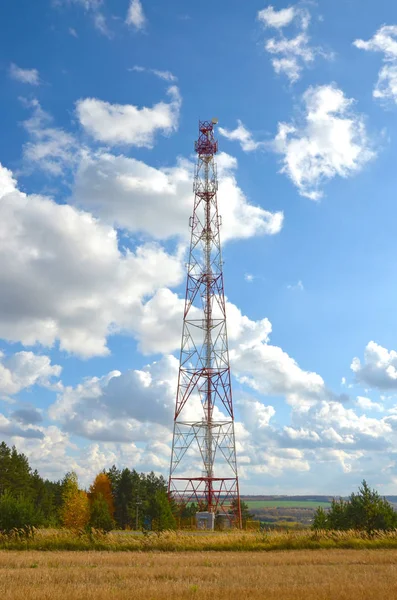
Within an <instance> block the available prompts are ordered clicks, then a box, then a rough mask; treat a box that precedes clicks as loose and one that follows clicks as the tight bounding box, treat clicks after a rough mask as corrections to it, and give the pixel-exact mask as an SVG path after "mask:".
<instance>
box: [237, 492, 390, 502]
mask: <svg viewBox="0 0 397 600" xmlns="http://www.w3.org/2000/svg"><path fill="white" fill-rule="evenodd" d="M343 497H344V498H347V496H319V495H318V494H311V495H307V496H286V495H275V496H266V495H258V496H252V495H248V496H244V495H243V496H241V499H242V500H244V502H248V501H253V502H258V501H260V500H266V501H272V502H273V501H278V500H282V501H288V502H292V501H297V502H305V501H307V502H331V501H332V500H333V498H336V499H338V498H343ZM385 498H386V500H387V501H388V502H390V503H391V504H397V496H385Z"/></svg>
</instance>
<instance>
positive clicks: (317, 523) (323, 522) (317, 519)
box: [312, 506, 328, 529]
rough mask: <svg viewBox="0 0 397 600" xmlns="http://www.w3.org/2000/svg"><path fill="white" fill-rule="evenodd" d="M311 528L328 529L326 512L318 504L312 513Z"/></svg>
mask: <svg viewBox="0 0 397 600" xmlns="http://www.w3.org/2000/svg"><path fill="white" fill-rule="evenodd" d="M312 528H313V529H328V517H327V513H326V512H325V510H324V509H323V507H322V506H319V507H318V508H317V510H316V512H315V514H314V519H313V524H312Z"/></svg>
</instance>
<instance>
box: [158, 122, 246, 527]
mask: <svg viewBox="0 0 397 600" xmlns="http://www.w3.org/2000/svg"><path fill="white" fill-rule="evenodd" d="M215 123H216V120H215V119H213V120H212V121H200V122H199V138H198V141H197V142H196V143H195V151H196V152H197V155H198V157H197V165H196V169H195V177H194V185H193V192H194V194H195V197H194V209H193V216H192V217H191V218H190V223H189V224H190V227H191V243H190V253H189V262H188V265H187V285H186V300H185V310H184V316H183V332H182V344H181V353H180V367H179V379H178V390H177V397H176V407H175V417H174V435H173V444H172V456H171V468H170V478H169V493H170V495H171V496H172V497H173V498H174V500H175V501H176V502H178V503H179V504H181V505H186V504H187V503H189V502H192V501H194V502H197V503H198V504H199V505H200V506H201V508H202V509H204V510H208V511H210V512H215V513H221V514H225V515H228V517H229V519H230V520H231V521H233V523H234V525H236V526H238V527H240V526H241V509H240V496H239V485H238V475H237V461H236V445H235V436H234V415H233V403H232V388H231V381H230V365H229V350H228V341H227V329H226V308H225V297H224V287H223V270H222V264H223V263H222V253H221V242H220V234H219V229H220V226H221V218H220V216H219V214H218V204H217V189H218V179H217V170H216V164H215V160H214V155H215V154H216V152H217V150H218V142H217V141H216V140H215V137H214V125H215Z"/></svg>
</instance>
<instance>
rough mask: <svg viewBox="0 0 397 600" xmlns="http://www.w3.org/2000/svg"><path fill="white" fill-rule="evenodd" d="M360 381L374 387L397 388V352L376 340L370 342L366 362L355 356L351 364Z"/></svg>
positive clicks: (366, 350) (366, 352) (383, 388)
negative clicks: (384, 346)
mask: <svg viewBox="0 0 397 600" xmlns="http://www.w3.org/2000/svg"><path fill="white" fill-rule="evenodd" d="M350 368H351V370H352V371H353V372H354V373H355V377H356V380H357V382H358V383H363V384H365V385H368V386H369V387H372V388H378V389H381V390H388V389H390V390H392V389H395V388H397V352H396V351H395V350H390V351H389V350H387V349H386V348H383V346H380V345H379V344H377V343H376V342H373V341H371V342H369V343H368V344H367V346H366V348H365V350H364V362H363V363H362V362H361V361H360V359H359V358H357V357H355V358H353V361H352V364H351V366H350Z"/></svg>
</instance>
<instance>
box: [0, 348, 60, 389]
mask: <svg viewBox="0 0 397 600" xmlns="http://www.w3.org/2000/svg"><path fill="white" fill-rule="evenodd" d="M61 371H62V368H61V367H60V366H59V365H52V364H51V360H50V358H49V357H48V356H40V355H37V354H34V353H33V352H24V351H22V352H16V353H15V354H13V355H12V356H10V357H6V356H5V355H4V354H3V353H2V352H0V395H5V396H12V395H14V394H17V393H18V392H20V391H21V390H23V389H25V388H29V387H32V386H33V385H41V386H43V387H49V386H50V385H51V383H52V381H51V380H52V378H53V377H56V378H58V377H59V376H60V374H61Z"/></svg>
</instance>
